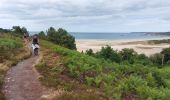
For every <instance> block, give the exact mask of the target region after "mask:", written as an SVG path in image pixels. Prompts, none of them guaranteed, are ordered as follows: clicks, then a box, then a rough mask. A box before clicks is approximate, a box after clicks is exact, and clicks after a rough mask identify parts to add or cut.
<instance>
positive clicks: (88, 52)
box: [85, 49, 95, 56]
mask: <svg viewBox="0 0 170 100" xmlns="http://www.w3.org/2000/svg"><path fill="white" fill-rule="evenodd" d="M85 54H87V55H89V56H94V55H95V54H94V53H93V50H92V49H89V50H86V53H85Z"/></svg>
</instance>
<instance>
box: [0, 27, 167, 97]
mask: <svg viewBox="0 0 170 100" xmlns="http://www.w3.org/2000/svg"><path fill="white" fill-rule="evenodd" d="M16 30H17V31H18V32H19V31H20V29H19V28H17V29H16ZM20 32H21V31H20ZM11 34H13V33H11ZM39 35H40V38H41V39H45V40H41V41H40V44H41V48H42V49H41V52H42V55H43V58H42V60H41V62H40V63H39V64H38V65H36V68H37V70H38V71H39V72H40V74H41V76H42V77H41V78H40V81H41V82H42V84H44V85H45V86H49V87H53V88H55V89H57V90H59V91H61V94H60V95H59V96H57V97H56V99H62V100H73V99H80V100H90V99H94V100H105V99H106V100H107V99H110V100H112V99H115V100H122V99H123V100H169V97H170V48H166V49H164V50H163V51H162V52H161V53H158V54H155V55H152V56H151V57H147V56H146V55H144V54H137V53H136V52H135V51H134V50H133V49H127V48H126V49H123V50H121V51H116V50H113V49H112V48H111V47H110V46H105V47H102V48H101V51H99V52H96V53H94V52H93V50H92V49H90V50H87V51H86V52H85V53H80V52H77V51H75V49H76V47H75V39H74V37H73V36H71V35H69V34H68V33H67V31H65V30H63V29H58V30H55V29H54V28H52V27H51V28H49V29H48V30H47V35H46V34H45V33H44V32H40V33H39ZM0 36H1V38H0V49H1V51H2V54H0V57H1V63H2V64H3V65H0V86H2V83H3V78H4V74H5V72H6V71H7V70H8V69H9V67H7V66H12V65H14V64H16V62H18V60H19V59H22V58H24V57H23V54H22V57H21V55H19V54H21V52H26V51H25V50H24V49H23V45H22V43H21V42H22V40H21V39H20V38H18V37H16V36H13V35H10V34H7V35H6V34H1V35H0ZM56 44H57V45H56ZM65 47H66V48H65ZM68 48H69V49H68ZM70 49H74V50H70ZM4 65H6V66H5V67H4Z"/></svg>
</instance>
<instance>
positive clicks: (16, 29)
mask: <svg viewBox="0 0 170 100" xmlns="http://www.w3.org/2000/svg"><path fill="white" fill-rule="evenodd" d="M12 29H13V32H14V33H15V34H19V35H24V34H23V32H22V29H21V28H20V26H13V27H12Z"/></svg>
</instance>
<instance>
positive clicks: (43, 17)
mask: <svg viewBox="0 0 170 100" xmlns="http://www.w3.org/2000/svg"><path fill="white" fill-rule="evenodd" d="M15 25H19V26H25V27H26V28H27V29H28V30H29V31H41V30H47V29H48V28H49V27H51V26H52V27H55V28H60V27H61V28H64V29H66V30H67V31H69V32H165V31H170V0H0V27H2V28H7V29H9V28H11V27H12V26H15Z"/></svg>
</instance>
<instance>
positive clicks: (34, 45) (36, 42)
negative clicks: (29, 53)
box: [32, 34, 40, 56]
mask: <svg viewBox="0 0 170 100" xmlns="http://www.w3.org/2000/svg"><path fill="white" fill-rule="evenodd" d="M39 48H40V47H39V39H38V35H37V34H35V35H33V37H32V49H33V54H34V55H35V56H37V55H38V49H39Z"/></svg>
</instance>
